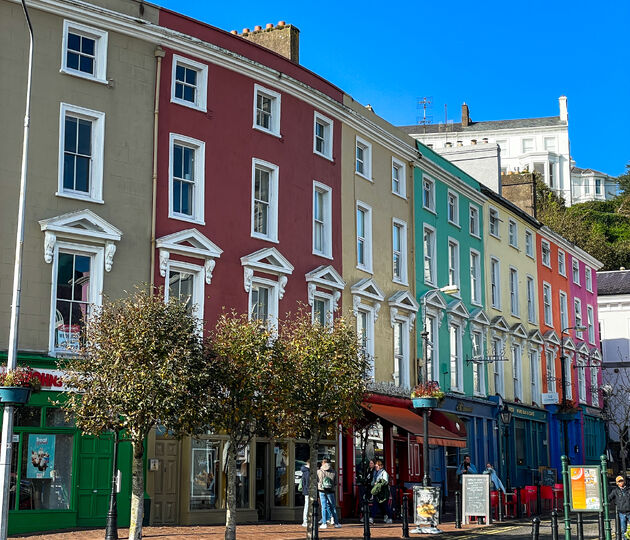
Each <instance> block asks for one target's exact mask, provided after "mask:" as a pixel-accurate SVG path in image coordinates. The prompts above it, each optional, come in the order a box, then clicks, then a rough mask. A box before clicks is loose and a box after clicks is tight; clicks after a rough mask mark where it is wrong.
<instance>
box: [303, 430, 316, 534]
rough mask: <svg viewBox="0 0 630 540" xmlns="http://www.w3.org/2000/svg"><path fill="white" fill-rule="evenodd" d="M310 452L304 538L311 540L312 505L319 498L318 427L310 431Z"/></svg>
mask: <svg viewBox="0 0 630 540" xmlns="http://www.w3.org/2000/svg"><path fill="white" fill-rule="evenodd" d="M308 447H309V450H310V458H309V459H310V460H311V463H310V469H311V470H310V482H309V486H308V521H307V523H308V527H306V538H307V539H308V540H311V539H312V538H313V503H314V502H315V500H316V499H317V498H318V497H319V493H317V454H318V452H319V426H315V427H313V429H311V436H310V438H309V440H308Z"/></svg>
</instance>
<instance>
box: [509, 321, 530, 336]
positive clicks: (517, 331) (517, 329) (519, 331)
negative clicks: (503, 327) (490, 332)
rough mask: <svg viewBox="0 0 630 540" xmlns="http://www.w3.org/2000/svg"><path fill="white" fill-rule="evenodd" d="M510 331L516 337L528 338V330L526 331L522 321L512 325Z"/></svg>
mask: <svg viewBox="0 0 630 540" xmlns="http://www.w3.org/2000/svg"><path fill="white" fill-rule="evenodd" d="M510 332H511V333H512V335H513V336H514V337H517V338H521V339H527V332H526V331H525V327H524V326H523V325H522V324H521V323H518V324H515V325H514V326H512V328H510Z"/></svg>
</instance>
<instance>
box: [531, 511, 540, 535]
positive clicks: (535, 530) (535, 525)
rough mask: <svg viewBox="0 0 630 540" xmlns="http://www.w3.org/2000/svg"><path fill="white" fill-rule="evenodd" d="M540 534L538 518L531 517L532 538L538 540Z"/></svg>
mask: <svg viewBox="0 0 630 540" xmlns="http://www.w3.org/2000/svg"><path fill="white" fill-rule="evenodd" d="M539 536H540V518H539V517H535V518H534V519H532V540H538V538H539Z"/></svg>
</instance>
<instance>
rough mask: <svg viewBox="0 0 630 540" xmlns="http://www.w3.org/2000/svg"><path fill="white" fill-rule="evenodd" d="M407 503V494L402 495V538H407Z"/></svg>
mask: <svg viewBox="0 0 630 540" xmlns="http://www.w3.org/2000/svg"><path fill="white" fill-rule="evenodd" d="M408 503H409V501H407V494H406V493H403V499H402V537H403V538H409V513H408V512H409V509H408V506H409V504H408Z"/></svg>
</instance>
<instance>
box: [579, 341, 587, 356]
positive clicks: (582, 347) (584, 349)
mask: <svg viewBox="0 0 630 540" xmlns="http://www.w3.org/2000/svg"><path fill="white" fill-rule="evenodd" d="M577 350H578V352H579V353H581V354H583V355H585V356H588V347H587V346H586V343H582V344H581V345H580V346H579V347H578V349H577Z"/></svg>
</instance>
